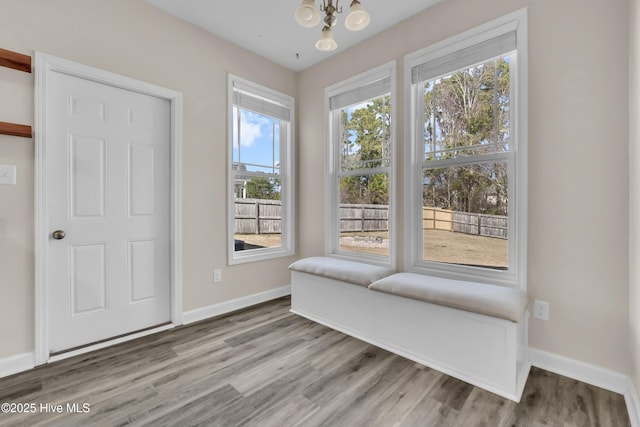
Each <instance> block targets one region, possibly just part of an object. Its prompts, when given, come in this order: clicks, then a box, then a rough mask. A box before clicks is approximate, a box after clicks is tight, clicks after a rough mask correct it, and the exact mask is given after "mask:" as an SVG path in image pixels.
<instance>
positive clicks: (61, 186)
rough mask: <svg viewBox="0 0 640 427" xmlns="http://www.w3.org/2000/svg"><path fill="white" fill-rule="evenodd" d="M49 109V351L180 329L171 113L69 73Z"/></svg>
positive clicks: (53, 81)
mask: <svg viewBox="0 0 640 427" xmlns="http://www.w3.org/2000/svg"><path fill="white" fill-rule="evenodd" d="M47 85H48V87H49V88H50V90H49V91H48V93H47V97H48V98H47V101H46V117H47V121H46V133H47V146H46V148H45V149H46V152H47V155H46V186H47V200H46V204H47V212H48V218H47V222H48V228H49V240H48V245H49V247H48V251H47V252H48V259H47V282H48V288H47V301H48V313H49V319H48V327H49V350H50V352H51V353H58V352H61V351H65V350H69V349H72V348H75V347H79V346H83V345H86V344H91V343H95V342H98V341H102V340H105V339H109V338H112V337H116V336H119V335H123V334H128V333H131V332H135V331H139V330H142V329H146V328H150V327H152V326H156V325H160V324H163V323H167V322H169V321H170V320H171V301H170V295H171V281H170V273H171V272H170V268H171V262H170V257H171V254H170V245H171V238H170V236H171V229H170V227H171V226H170V219H171V216H170V215H171V205H170V196H171V194H170V193H171V190H170V188H171V187H170V184H171V181H170V180H171V167H170V164H171V159H170V153H171V149H170V148H171V147H170V132H171V129H170V126H171V125H170V118H171V116H170V115H171V105H170V102H169V101H168V100H166V99H160V98H156V97H153V96H148V95H143V94H140V93H137V92H132V91H128V90H124V89H120V88H117V87H114V86H109V85H106V84H101V83H97V82H94V81H90V80H85V79H83V78H79V77H74V76H70V75H67V74H64V73H60V72H51V73H50V74H49V80H48V82H47Z"/></svg>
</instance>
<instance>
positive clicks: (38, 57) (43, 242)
mask: <svg viewBox="0 0 640 427" xmlns="http://www.w3.org/2000/svg"><path fill="white" fill-rule="evenodd" d="M51 72H59V73H64V74H68V75H71V76H74V77H78V78H82V79H86V80H91V81H94V82H98V83H103V84H106V85H110V86H113V87H117V88H121V89H124V90H128V91H132V92H138V93H142V94H145V95H150V96H154V97H157V98H161V99H166V100H168V101H169V103H170V105H171V119H170V120H171V130H170V132H171V136H170V144H171V147H170V152H171V188H170V191H171V195H170V210H171V220H170V228H171V231H170V233H171V239H170V240H171V243H170V245H171V249H170V251H171V277H170V284H171V323H172V326H176V325H180V324H182V226H181V224H182V211H181V207H182V193H181V188H182V94H181V93H180V92H176V91H173V90H170V89H165V88H162V87H159V86H155V85H152V84H149V83H145V82H142V81H139V80H136V79H132V78H130V77H126V76H122V75H119V74H114V73H111V72H108V71H104V70H100V69H97V68H93V67H89V66H86V65H83V64H79V63H76V62H73V61H69V60H66V59H62V58H58V57H55V56H52V55H49V54H46V53H42V52H36V53H35V126H34V129H35V138H34V140H35V141H34V142H35V351H34V362H35V365H41V364H44V363H47V362H50V361H52V358H51V357H50V354H49V353H50V349H49V327H48V324H49V322H48V320H49V310H48V299H47V295H48V282H47V261H48V257H47V251H48V241H49V234H50V230H49V224H48V212H47V204H46V201H47V182H46V160H47V135H46V129H47V126H46V124H47V117H46V106H47V82H48V75H49V74H50V73H51ZM162 329H167V328H166V327H161V328H158V329H151V330H149V331H146V332H145V333H143V334H148V333H153V332H156V331H157V330H162ZM143 334H132V335H129V336H127V337H125V338H119V339H117V342H121V341H124V340H127V339H133V338H136V337H139V336H141V335H143ZM115 342H116V341H113V342H106V343H101V344H98V345H94V346H88V347H85V348H83V349H81V350H77V351H74V352H70V353H65V354H63V355H60V356H56V358H55V360H58V359H61V358H64V357H70V356H72V355H75V354H79V353H82V352H87V351H91V350H94V349H96V348H99V347H105V346H107V345H110V344H114V343H115Z"/></svg>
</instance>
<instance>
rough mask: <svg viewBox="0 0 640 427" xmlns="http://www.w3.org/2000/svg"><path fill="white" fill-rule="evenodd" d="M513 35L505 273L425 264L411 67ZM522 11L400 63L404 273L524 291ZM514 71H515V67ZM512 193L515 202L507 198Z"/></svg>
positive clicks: (524, 45)
mask: <svg viewBox="0 0 640 427" xmlns="http://www.w3.org/2000/svg"><path fill="white" fill-rule="evenodd" d="M511 31H516V38H517V58H516V61H515V64H514V65H515V67H512V68H511V70H510V72H511V73H512V75H513V79H512V87H511V91H512V92H511V93H512V99H515V104H513V109H514V110H515V111H514V112H513V113H512V114H513V115H512V121H511V122H512V123H513V127H514V132H513V133H514V135H515V137H516V142H515V144H514V147H513V149H512V151H511V153H509V154H510V155H511V156H513V164H514V165H515V167H516V171H515V174H514V175H513V180H514V182H513V183H511V182H510V185H509V187H510V190H509V192H510V193H511V194H510V196H509V197H510V201H511V200H515V201H514V203H510V204H509V231H510V233H511V235H510V236H509V243H508V245H509V248H508V250H509V271H506V272H505V271H495V270H490V269H486V268H480V267H468V266H458V265H452V264H443V263H435V262H425V261H423V260H422V259H421V253H422V245H423V242H422V233H420V232H418V231H419V230H417V229H416V228H417V227H418V220H419V219H420V220H421V218H422V211H421V209H419V208H420V207H421V206H422V203H419V202H418V201H419V200H422V187H421V186H420V185H418V184H419V182H420V175H421V174H422V161H423V160H422V158H421V155H420V149H419V147H418V144H419V143H421V138H422V135H418V130H417V117H416V114H415V112H416V111H419V110H421V108H422V107H420V108H419V109H418V107H419V103H420V102H421V100H419V99H417V98H418V97H417V96H416V90H415V86H416V85H414V84H412V69H413V67H415V66H418V65H420V64H423V63H426V62H429V61H433V60H436V59H438V58H442V57H443V56H445V55H449V54H451V53H453V52H456V51H459V50H461V49H464V48H466V47H469V46H472V45H475V44H478V43H481V42H483V41H486V40H489V39H492V38H495V37H498V36H500V35H502V34H505V33H507V32H511ZM527 45H528V42H527V10H526V8H524V9H520V10H518V11H515V12H513V13H511V14H508V15H506V16H503V17H500V18H498V19H495V20H493V21H491V22H488V23H486V24H484V25H481V26H479V27H476V28H474V29H471V30H469V31H466V32H464V33H462V34H459V35H457V36H454V37H451V38H449V39H447V40H444V41H442V42H439V43H436V44H434V45H432V46H429V47H427V48H425V49H422V50H420V51H417V52H414V53H412V54H409V55H407V56H406V57H405V60H404V74H405V75H404V79H405V80H404V81H405V112H406V114H405V137H406V139H407V140H408V141H409V142H410V143H409V144H408V146H407V147H406V148H405V168H404V169H405V175H404V183H405V186H404V189H405V190H406V191H405V194H406V196H405V197H406V199H407V201H406V202H405V206H406V209H405V212H404V219H405V227H404V230H405V248H404V249H405V256H406V270H408V271H412V272H416V273H422V274H429V275H433V276H439V277H444V278H451V279H458V280H467V281H472V282H483V283H491V284H497V285H504V286H511V287H516V288H520V289H523V290H526V288H527V284H526V281H527V263H526V260H527V136H528V129H527V115H528V111H527V105H528V99H527V93H528V89H527V81H528V80H527V69H528V66H527V57H528V55H527ZM514 68H515V69H514ZM514 192H515V198H514V197H513V196H512V195H513V193H514Z"/></svg>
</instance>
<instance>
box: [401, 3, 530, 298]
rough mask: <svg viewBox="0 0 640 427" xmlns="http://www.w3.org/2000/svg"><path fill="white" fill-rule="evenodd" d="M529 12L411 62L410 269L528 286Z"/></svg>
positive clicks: (408, 65) (412, 57) (423, 53)
mask: <svg viewBox="0 0 640 427" xmlns="http://www.w3.org/2000/svg"><path fill="white" fill-rule="evenodd" d="M525 19H526V17H525V16H524V13H523V12H517V13H516V14H513V15H510V16H508V17H505V18H502V19H500V20H497V21H495V22H493V23H490V24H487V25H486V26H483V27H481V28H479V29H476V30H472V31H470V32H469V33H465V34H464V35H462V36H460V37H458V38H455V39H453V40H448V41H445V42H443V43H440V44H438V45H437V46H434V47H432V48H429V49H426V50H424V51H421V52H418V53H416V54H413V55H410V56H409V57H408V58H407V60H406V68H405V69H406V70H407V73H408V75H407V79H408V80H409V81H410V82H411V88H410V101H409V102H410V103H411V104H410V107H409V111H411V125H410V129H411V130H410V133H411V135H412V149H411V150H410V154H409V158H408V160H407V164H408V165H409V167H408V168H407V170H408V172H407V176H406V182H407V184H408V187H409V194H410V195H411V196H410V197H409V203H408V204H407V210H408V220H407V223H408V227H407V230H406V231H407V235H406V240H407V242H408V245H409V246H410V247H409V248H408V251H407V252H408V254H409V255H410V257H411V258H412V263H411V264H412V265H413V267H412V269H414V270H417V271H422V272H428V273H432V274H437V275H440V276H444V277H451V278H462V279H467V280H470V279H471V280H478V281H486V282H493V283H497V284H506V285H512V286H523V283H524V260H525V258H524V252H525V246H524V240H525V233H526V221H525V220H526V218H525V216H526V207H525V206H526V205H525V202H526V184H525V183H526V158H525V153H526V133H525V129H526V126H525V121H526V114H525V112H524V110H525V105H526V104H525V102H524V98H525V90H524V88H525V81H524V77H523V76H524V73H523V72H522V71H521V70H524V69H525V68H524V67H523V65H522V62H523V61H524V58H525V55H524V47H523V46H526V42H525V43H524V45H523V39H524V37H525V36H526V33H525V31H524V28H523V27H524V22H525Z"/></svg>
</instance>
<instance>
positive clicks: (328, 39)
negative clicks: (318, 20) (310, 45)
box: [316, 25, 338, 52]
mask: <svg viewBox="0 0 640 427" xmlns="http://www.w3.org/2000/svg"><path fill="white" fill-rule="evenodd" d="M337 47H338V43H336V41H335V39H334V38H333V32H331V27H328V26H326V25H325V26H324V28H323V29H322V33H321V34H320V39H319V40H318V41H317V42H316V49H318V50H322V51H325V52H329V51H332V50H335V49H336V48H337Z"/></svg>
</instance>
